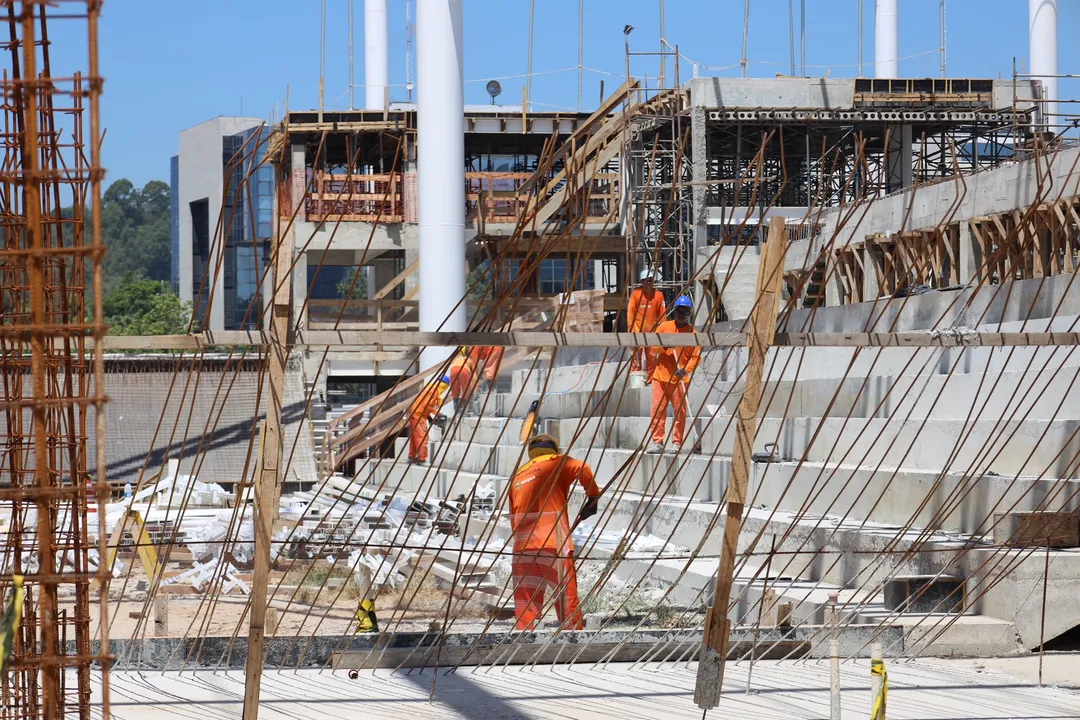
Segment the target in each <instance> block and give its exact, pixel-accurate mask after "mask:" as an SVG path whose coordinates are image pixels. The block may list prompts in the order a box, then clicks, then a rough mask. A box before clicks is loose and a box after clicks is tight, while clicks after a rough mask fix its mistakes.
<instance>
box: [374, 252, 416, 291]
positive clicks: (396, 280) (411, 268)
mask: <svg viewBox="0 0 1080 720" xmlns="http://www.w3.org/2000/svg"><path fill="white" fill-rule="evenodd" d="M419 267H420V257H419V256H417V258H416V259H415V260H413V261H412V262H411V263H409V265H408V267H406V268H405V269H404V270H402V271H401V272H399V273H398V274H397V275H395V276H394V277H393V279H392V280H390V282H388V283H386V285H383V287H382V289H381V290H379V291H378V292H377V293H375V294H374V295H372V296H371V299H372V300H382V299H383V298H384V297H386V296H387V295H389V294H390V293H392V292H393V291H394V288H396V287H397V286H398V285H400V284H401V283H403V282H404V281H405V278H407V277H409V276H410V275H412V274H413V273H414V272H416V271H417V270H418V269H419Z"/></svg>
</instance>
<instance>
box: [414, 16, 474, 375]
mask: <svg viewBox="0 0 1080 720" xmlns="http://www.w3.org/2000/svg"><path fill="white" fill-rule="evenodd" d="M463 44H464V40H463V28H462V3H461V0H419V2H418V3H417V6H416V48H417V62H416V66H417V67H416V71H417V72H416V74H417V85H418V88H417V100H418V102H417V120H416V122H417V141H418V143H419V148H418V149H419V153H418V161H419V170H420V173H419V194H420V281H421V282H420V330H421V331H426V332H432V331H439V330H441V331H458V332H460V331H463V330H465V329H466V325H467V323H468V311H467V308H466V307H465V303H463V302H462V299H463V298H464V297H465V282H466V277H465V276H466V271H465V102H464V87H465V84H464V83H465V80H464V74H463V68H462V64H463V51H464V48H463ZM453 351H454V349H453V348H428V349H426V350H424V354H423V359H422V361H421V363H420V365H421V367H422V368H425V369H426V368H430V367H432V366H435V365H439V364H441V363H442V362H443V361H444V360H445V359H447V358H449V357H450V355H451V354H452V353H453Z"/></svg>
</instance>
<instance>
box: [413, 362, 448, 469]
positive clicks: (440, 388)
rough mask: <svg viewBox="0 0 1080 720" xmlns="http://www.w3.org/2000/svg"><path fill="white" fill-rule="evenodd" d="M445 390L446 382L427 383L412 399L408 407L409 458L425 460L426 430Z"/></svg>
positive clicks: (438, 407) (426, 452)
mask: <svg viewBox="0 0 1080 720" xmlns="http://www.w3.org/2000/svg"><path fill="white" fill-rule="evenodd" d="M444 392H446V383H443V382H434V383H429V384H428V385H427V386H426V387H425V388H424V389H423V390H421V391H420V395H419V396H418V397H417V398H416V399H415V400H413V404H412V407H411V408H409V459H410V460H415V461H417V462H427V459H428V430H429V429H430V427H429V423H430V420H431V418H432V417H434V416H436V415H438V414H439V410H440V409H441V408H442V395H443V393H444Z"/></svg>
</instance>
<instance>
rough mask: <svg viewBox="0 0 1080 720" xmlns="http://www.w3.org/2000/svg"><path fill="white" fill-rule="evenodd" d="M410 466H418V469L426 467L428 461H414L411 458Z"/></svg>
mask: <svg viewBox="0 0 1080 720" xmlns="http://www.w3.org/2000/svg"><path fill="white" fill-rule="evenodd" d="M409 464H410V465H416V466H418V467H424V466H425V465H427V460H413V459H412V458H409Z"/></svg>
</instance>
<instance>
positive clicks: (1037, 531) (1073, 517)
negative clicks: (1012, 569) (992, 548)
mask: <svg viewBox="0 0 1080 720" xmlns="http://www.w3.org/2000/svg"><path fill="white" fill-rule="evenodd" d="M1048 542H1049V544H1050V547H1078V546H1080V511H1077V510H1068V511H1061V512H1053V511H1041V512H1011V513H995V514H994V544H995V545H1000V546H1004V547H1009V546H1013V547H1039V546H1043V545H1046V544H1047V543H1048Z"/></svg>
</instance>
